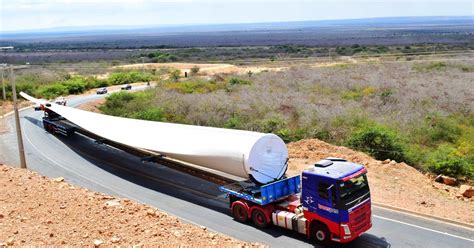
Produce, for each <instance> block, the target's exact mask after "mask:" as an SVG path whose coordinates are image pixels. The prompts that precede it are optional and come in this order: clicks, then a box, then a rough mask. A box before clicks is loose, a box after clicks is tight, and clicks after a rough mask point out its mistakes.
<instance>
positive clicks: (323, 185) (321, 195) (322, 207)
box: [316, 181, 339, 223]
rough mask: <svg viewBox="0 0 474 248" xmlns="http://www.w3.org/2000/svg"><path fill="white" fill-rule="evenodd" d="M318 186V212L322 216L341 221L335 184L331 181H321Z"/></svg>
mask: <svg viewBox="0 0 474 248" xmlns="http://www.w3.org/2000/svg"><path fill="white" fill-rule="evenodd" d="M316 188H317V194H318V195H317V199H318V200H317V205H316V213H317V214H318V215H320V216H321V217H324V218H326V219H329V220H331V221H333V222H337V223H339V210H338V209H337V208H336V207H335V205H336V194H335V186H334V184H332V183H330V182H325V181H320V182H319V183H318V185H317V186H316Z"/></svg>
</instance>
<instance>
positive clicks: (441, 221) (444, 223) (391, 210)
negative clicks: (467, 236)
mask: <svg viewBox="0 0 474 248" xmlns="http://www.w3.org/2000/svg"><path fill="white" fill-rule="evenodd" d="M372 208H378V209H382V210H384V211H389V212H395V213H398V214H403V215H408V216H410V217H413V218H418V219H424V220H428V221H435V222H439V223H442V224H443V225H451V226H454V227H456V228H463V229H466V230H469V231H471V232H472V231H474V228H470V227H467V226H464V225H460V224H457V223H452V222H447V221H443V220H440V219H435V218H431V217H429V216H422V215H418V214H416V213H410V212H404V211H402V210H401V209H400V210H398V209H391V208H386V207H382V206H377V205H375V204H374V203H373V202H372Z"/></svg>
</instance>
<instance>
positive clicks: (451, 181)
mask: <svg viewBox="0 0 474 248" xmlns="http://www.w3.org/2000/svg"><path fill="white" fill-rule="evenodd" d="M441 178H442V179H443V183H444V184H446V185H456V183H457V180H456V178H454V177H448V176H442V177H441Z"/></svg>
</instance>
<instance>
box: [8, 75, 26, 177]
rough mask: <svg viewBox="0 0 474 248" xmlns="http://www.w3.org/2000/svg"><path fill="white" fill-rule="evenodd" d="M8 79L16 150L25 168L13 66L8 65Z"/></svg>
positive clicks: (21, 164) (22, 166) (21, 165)
mask: <svg viewBox="0 0 474 248" xmlns="http://www.w3.org/2000/svg"><path fill="white" fill-rule="evenodd" d="M10 81H11V84H12V94H13V95H12V97H13V110H14V111H15V125H16V138H17V140H18V152H19V153H20V167H21V168H23V169H26V157H25V148H24V146H23V137H22V135H21V125H20V114H19V113H18V105H17V103H16V87H15V75H14V74H13V67H10Z"/></svg>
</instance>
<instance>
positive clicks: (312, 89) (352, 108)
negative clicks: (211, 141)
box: [101, 60, 474, 180]
mask: <svg viewBox="0 0 474 248" xmlns="http://www.w3.org/2000/svg"><path fill="white" fill-rule="evenodd" d="M472 67H473V64H472V62H471V61H470V60H466V61H460V62H456V63H452V62H448V61H440V62H423V63H387V64H378V63H371V64H370V63H369V64H355V65H351V66H347V67H341V66H333V67H320V68H313V67H309V66H308V67H306V66H298V67H294V68H291V69H290V70H286V71H280V72H262V73H257V74H253V75H250V76H249V75H240V76H235V75H215V76H214V77H213V78H211V79H202V78H199V77H191V78H188V79H181V80H179V79H178V80H171V79H169V80H164V81H162V82H160V83H159V84H158V86H157V88H155V89H152V90H148V91H145V92H139V93H126V92H120V93H116V94H113V95H111V96H110V97H108V99H107V102H106V103H105V104H104V105H103V106H102V107H101V110H102V111H103V112H104V113H106V114H111V115H116V116H124V117H131V118H139V119H145V120H154V121H165V122H174V123H184V124H193V125H203V126H214V127H225V128H235V129H245V130H253V131H259V132H271V133H275V134H277V135H279V136H280V137H282V138H283V139H284V140H285V141H286V142H291V141H296V140H300V139H304V138H318V139H321V140H324V141H327V142H330V143H333V144H338V145H345V146H349V147H352V148H355V149H357V150H360V151H364V152H367V153H369V154H371V155H372V156H374V157H375V158H377V159H380V160H384V159H393V160H396V161H398V162H406V163H408V164H410V165H412V166H415V167H416V168H418V169H420V170H422V171H431V172H433V173H442V174H445V175H450V176H456V177H464V178H466V179H471V180H472V179H474V113H473V109H472V107H473V106H474V105H473V102H472V99H474V93H473V92H472V91H470V90H469V89H470V88H471V86H472V84H473V78H474V77H473V71H472Z"/></svg>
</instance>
